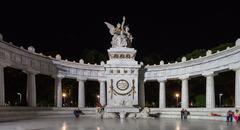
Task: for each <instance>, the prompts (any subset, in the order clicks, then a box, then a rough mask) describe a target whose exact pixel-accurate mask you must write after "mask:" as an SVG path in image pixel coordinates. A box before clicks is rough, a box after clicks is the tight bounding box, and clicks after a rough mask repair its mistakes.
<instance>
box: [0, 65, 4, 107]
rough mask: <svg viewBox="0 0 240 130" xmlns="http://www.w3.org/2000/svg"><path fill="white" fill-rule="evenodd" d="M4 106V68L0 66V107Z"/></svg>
mask: <svg viewBox="0 0 240 130" xmlns="http://www.w3.org/2000/svg"><path fill="white" fill-rule="evenodd" d="M4 105H5V85H4V66H2V65H0V106H4Z"/></svg>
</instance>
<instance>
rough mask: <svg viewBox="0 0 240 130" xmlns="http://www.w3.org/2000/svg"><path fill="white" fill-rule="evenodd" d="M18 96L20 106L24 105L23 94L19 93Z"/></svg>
mask: <svg viewBox="0 0 240 130" xmlns="http://www.w3.org/2000/svg"><path fill="white" fill-rule="evenodd" d="M17 95H19V104H21V103H22V94H21V93H17Z"/></svg>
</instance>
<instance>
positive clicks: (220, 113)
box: [150, 108, 236, 121]
mask: <svg viewBox="0 0 240 130" xmlns="http://www.w3.org/2000/svg"><path fill="white" fill-rule="evenodd" d="M235 109H236V108H211V109H210V108H188V109H187V111H189V112H190V115H189V116H188V119H207V120H218V121H226V114H227V111H228V110H232V111H235ZM181 110H182V108H164V109H159V108H150V114H156V113H159V117H160V118H176V119H181V113H180V111H181Z"/></svg>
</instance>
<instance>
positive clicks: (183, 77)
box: [179, 74, 189, 80]
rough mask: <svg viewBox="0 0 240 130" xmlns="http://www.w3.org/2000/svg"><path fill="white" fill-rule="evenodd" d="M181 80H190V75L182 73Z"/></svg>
mask: <svg viewBox="0 0 240 130" xmlns="http://www.w3.org/2000/svg"><path fill="white" fill-rule="evenodd" d="M179 79H180V80H188V79H189V75H188V74H187V75H182V76H180V77H179Z"/></svg>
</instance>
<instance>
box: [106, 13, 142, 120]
mask: <svg viewBox="0 0 240 130" xmlns="http://www.w3.org/2000/svg"><path fill="white" fill-rule="evenodd" d="M124 23H125V17H123V22H122V24H119V23H118V24H117V27H114V26H113V25H111V24H109V23H107V22H105V24H106V25H107V27H108V28H109V30H110V33H111V35H113V37H112V42H111V44H112V47H111V48H110V49H108V55H109V60H108V61H107V64H105V68H106V73H105V76H106V80H107V106H106V112H119V113H120V116H121V117H124V116H125V113H128V112H138V111H139V109H138V108H134V106H137V105H138V71H139V68H140V65H139V64H138V62H137V61H135V56H136V52H137V51H136V50H135V49H134V48H130V47H131V43H132V39H133V38H132V35H131V34H130V33H129V32H128V31H129V28H128V27H127V26H124Z"/></svg>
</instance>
